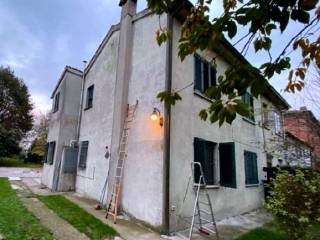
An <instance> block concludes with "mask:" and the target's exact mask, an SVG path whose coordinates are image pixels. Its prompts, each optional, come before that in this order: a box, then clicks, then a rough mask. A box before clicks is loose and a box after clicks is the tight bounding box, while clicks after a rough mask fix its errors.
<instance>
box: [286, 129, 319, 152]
mask: <svg viewBox="0 0 320 240" xmlns="http://www.w3.org/2000/svg"><path fill="white" fill-rule="evenodd" d="M285 133H286V136H287V137H290V138H292V139H293V140H295V141H298V142H299V143H301V144H303V145H306V146H307V147H309V148H310V149H313V147H312V146H311V145H310V144H309V143H307V142H305V141H303V140H302V139H300V138H298V137H297V136H295V135H293V134H292V133H291V132H289V131H285Z"/></svg>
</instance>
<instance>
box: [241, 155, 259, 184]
mask: <svg viewBox="0 0 320 240" xmlns="http://www.w3.org/2000/svg"><path fill="white" fill-rule="evenodd" d="M244 164H245V174H246V180H245V183H246V184H258V183H259V179H258V165H257V154H256V153H254V152H249V151H244Z"/></svg>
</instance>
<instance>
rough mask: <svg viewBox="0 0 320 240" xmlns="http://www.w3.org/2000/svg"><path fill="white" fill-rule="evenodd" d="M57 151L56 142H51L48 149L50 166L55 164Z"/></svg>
mask: <svg viewBox="0 0 320 240" xmlns="http://www.w3.org/2000/svg"><path fill="white" fill-rule="evenodd" d="M55 150H56V142H50V143H49V148H48V159H47V162H48V164H50V165H51V164H53V160H54V152H55Z"/></svg>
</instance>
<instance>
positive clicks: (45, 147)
mask: <svg viewBox="0 0 320 240" xmlns="http://www.w3.org/2000/svg"><path fill="white" fill-rule="evenodd" d="M48 148H49V143H46V144H45V145H44V149H45V150H44V151H45V152H44V156H43V163H47V162H48Z"/></svg>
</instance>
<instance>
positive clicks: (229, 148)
mask: <svg viewBox="0 0 320 240" xmlns="http://www.w3.org/2000/svg"><path fill="white" fill-rule="evenodd" d="M219 160H220V161H219V163H220V164H219V165H220V185H221V186H224V187H230V188H237V181H236V162H235V148H234V143H233V142H230V143H220V144H219Z"/></svg>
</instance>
